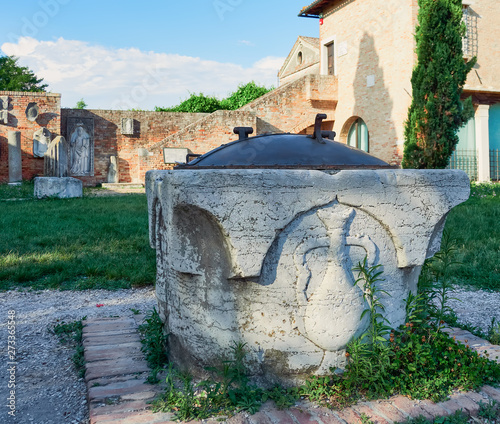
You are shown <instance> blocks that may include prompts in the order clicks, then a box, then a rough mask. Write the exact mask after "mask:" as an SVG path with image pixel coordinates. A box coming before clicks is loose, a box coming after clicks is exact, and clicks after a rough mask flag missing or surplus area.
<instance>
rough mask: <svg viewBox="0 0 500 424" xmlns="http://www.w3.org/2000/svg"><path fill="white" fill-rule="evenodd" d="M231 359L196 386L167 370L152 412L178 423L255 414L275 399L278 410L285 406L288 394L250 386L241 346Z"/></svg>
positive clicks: (243, 345)
mask: <svg viewBox="0 0 500 424" xmlns="http://www.w3.org/2000/svg"><path fill="white" fill-rule="evenodd" d="M231 350H232V357H231V358H229V359H226V360H223V361H221V364H220V365H219V366H218V367H211V368H208V369H207V370H208V371H211V372H212V373H213V374H214V376H215V379H208V380H205V381H202V382H200V383H198V384H194V383H193V379H192V377H191V376H190V375H187V374H183V373H179V372H178V371H176V370H175V369H174V368H173V367H172V365H170V366H169V367H168V370H167V377H166V389H165V392H164V393H163V395H162V396H161V397H160V398H159V399H157V400H156V401H155V402H154V403H153V410H154V411H163V412H165V411H170V412H175V416H176V418H177V419H179V420H183V421H189V420H193V419H198V420H200V419H206V418H209V417H212V416H232V415H233V414H235V413H238V412H241V411H247V412H248V413H250V414H254V413H256V412H257V411H258V410H259V409H260V406H261V404H262V402H264V401H265V400H267V399H278V402H279V403H280V405H281V406H282V407H285V406H289V405H290V404H291V402H292V398H293V399H295V398H294V397H293V395H292V393H288V392H286V391H284V390H283V391H282V390H280V388H278V387H276V388H274V389H273V390H270V391H265V390H263V389H261V388H259V387H257V386H255V385H252V384H250V382H249V379H248V376H247V374H246V371H245V366H244V358H245V355H246V350H245V344H243V343H234V345H233V346H232V347H231Z"/></svg>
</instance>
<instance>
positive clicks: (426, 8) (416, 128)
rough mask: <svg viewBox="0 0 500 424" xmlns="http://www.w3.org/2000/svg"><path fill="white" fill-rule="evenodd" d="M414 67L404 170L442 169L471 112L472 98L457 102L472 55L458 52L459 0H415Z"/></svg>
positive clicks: (461, 30) (462, 30)
mask: <svg viewBox="0 0 500 424" xmlns="http://www.w3.org/2000/svg"><path fill="white" fill-rule="evenodd" d="M418 5H419V12H418V26H417V28H416V35H415V38H416V42H417V49H416V52H417V58H418V60H417V65H416V66H415V68H414V69H413V74H412V77H411V84H412V89H413V99H412V103H411V106H410V109H409V110H408V119H407V121H406V125H405V147H404V156H403V162H402V166H403V168H416V169H423V168H445V167H446V166H447V164H448V161H449V158H450V156H451V154H452V153H453V150H454V149H455V146H456V145H457V143H458V135H457V131H458V129H459V128H460V127H461V126H463V125H464V124H465V123H466V122H467V121H468V120H469V119H470V118H471V117H472V116H473V115H474V109H473V106H472V99H471V98H468V99H467V100H465V101H464V102H462V101H461V100H460V96H461V94H462V91H463V86H464V84H465V81H466V79H467V74H468V73H469V71H470V70H471V69H472V67H473V66H474V64H475V63H476V58H473V59H472V60H470V61H468V62H465V61H464V59H463V53H462V37H463V36H464V35H465V24H464V23H463V22H462V1H461V0H418Z"/></svg>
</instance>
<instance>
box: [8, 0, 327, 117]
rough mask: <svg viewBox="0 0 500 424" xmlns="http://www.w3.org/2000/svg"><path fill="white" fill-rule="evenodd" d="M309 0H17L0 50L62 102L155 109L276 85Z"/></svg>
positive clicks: (312, 31)
mask: <svg viewBox="0 0 500 424" xmlns="http://www.w3.org/2000/svg"><path fill="white" fill-rule="evenodd" d="M308 3H309V0H275V1H262V0H193V1H190V2H180V1H177V2H176V1H172V0H163V1H162V0H143V1H137V0H135V1H132V0H100V1H97V0H85V1H83V0H36V1H28V0H16V1H12V2H8V3H6V4H4V5H3V10H2V31H1V34H0V48H1V50H2V52H1V53H2V54H8V55H15V56H18V57H19V58H20V63H21V64H22V65H24V66H29V67H30V68H31V69H32V70H33V71H34V72H35V73H36V74H37V75H38V76H39V77H43V78H44V80H45V82H46V83H48V84H49V88H48V89H49V90H50V91H53V92H58V93H61V94H62V105H63V107H73V106H74V105H75V104H76V102H77V101H78V100H79V99H80V98H84V100H85V101H86V103H87V104H88V107H89V108H100V109H130V108H142V109H152V108H153V107H154V106H169V105H174V104H177V103H178V102H179V101H180V100H182V99H184V98H186V97H188V96H189V93H190V92H203V93H205V94H213V95H217V96H219V97H221V96H225V95H227V94H228V93H230V92H231V91H234V90H235V89H236V88H237V85H238V84H239V83H246V82H248V81H250V80H255V81H256V82H258V83H260V84H264V85H267V86H270V85H276V82H277V78H276V74H277V71H278V69H279V67H280V66H281V64H282V62H283V60H284V58H285V57H286V56H287V54H288V53H289V51H290V49H291V47H292V46H293V44H294V42H295V40H296V38H297V36H299V35H306V36H317V35H318V21H317V20H316V19H308V18H299V17H297V14H298V13H299V11H300V9H301V7H302V6H305V5H307V4H308Z"/></svg>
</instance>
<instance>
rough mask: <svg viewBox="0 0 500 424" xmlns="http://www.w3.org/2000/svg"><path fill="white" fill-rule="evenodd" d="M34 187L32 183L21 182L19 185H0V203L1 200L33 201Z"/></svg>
mask: <svg viewBox="0 0 500 424" xmlns="http://www.w3.org/2000/svg"><path fill="white" fill-rule="evenodd" d="M34 192H35V185H34V183H33V182H32V181H23V182H22V183H21V184H20V185H10V184H0V202H1V201H2V200H14V199H24V200H26V199H33V196H34Z"/></svg>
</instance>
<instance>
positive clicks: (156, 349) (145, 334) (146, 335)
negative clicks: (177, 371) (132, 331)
mask: <svg viewBox="0 0 500 424" xmlns="http://www.w3.org/2000/svg"><path fill="white" fill-rule="evenodd" d="M139 332H140V333H141V335H142V339H141V343H142V348H141V350H142V351H143V352H144V354H145V356H146V361H147V362H148V365H149V368H151V373H150V375H149V377H148V382H149V383H152V384H155V383H158V381H159V380H158V378H157V375H158V372H159V371H160V370H162V369H163V367H164V366H165V365H166V364H167V362H168V358H167V353H166V351H167V337H166V336H165V334H164V333H163V323H162V321H161V319H160V315H159V314H158V312H157V310H156V308H153V310H152V311H150V312H148V314H147V315H146V317H145V318H144V321H143V324H142V325H140V326H139Z"/></svg>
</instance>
